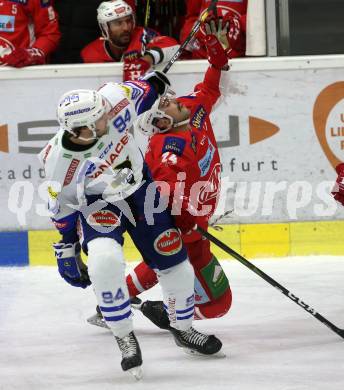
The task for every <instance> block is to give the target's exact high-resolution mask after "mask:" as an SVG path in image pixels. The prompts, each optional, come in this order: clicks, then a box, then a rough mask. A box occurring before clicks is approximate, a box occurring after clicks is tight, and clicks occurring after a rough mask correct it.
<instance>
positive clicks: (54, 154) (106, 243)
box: [40, 72, 222, 379]
mask: <svg viewBox="0 0 344 390" xmlns="http://www.w3.org/2000/svg"><path fill="white" fill-rule="evenodd" d="M168 85H169V82H168V80H167V78H166V77H165V76H164V75H163V74H161V73H159V72H153V73H151V74H149V75H147V76H145V78H144V80H139V81H134V82H125V83H107V84H105V85H103V86H102V87H101V88H100V89H99V90H98V91H92V90H74V91H70V92H67V93H66V94H64V95H63V96H62V98H61V99H60V102H59V104H58V109H57V115H58V121H59V123H60V126H61V127H60V129H59V131H58V133H57V134H56V136H55V137H53V139H52V140H51V141H50V142H49V143H48V144H47V145H46V146H45V148H44V149H43V150H42V152H41V153H40V159H41V161H42V163H43V164H44V167H45V171H46V177H47V180H49V187H48V192H49V204H48V207H49V210H50V212H51V213H52V221H53V222H54V224H55V226H56V228H57V229H58V230H59V232H60V233H61V234H62V239H61V241H60V242H59V243H57V244H54V250H55V256H56V259H57V264H58V269H59V273H60V275H61V276H62V277H63V278H64V279H65V280H66V281H67V282H68V283H69V284H71V285H73V286H76V287H82V288H86V287H87V286H89V285H90V284H91V283H92V286H93V289H94V292H95V295H96V299H97V302H98V305H99V307H100V310H101V312H102V315H103V317H104V319H105V321H106V323H107V325H108V326H109V328H110V329H111V330H112V332H113V334H114V336H115V338H116V340H117V343H118V345H119V348H120V350H121V353H122V362H121V366H122V369H123V370H124V371H127V370H129V371H130V372H131V373H132V374H133V375H134V376H135V377H136V378H137V379H139V378H141V377H142V369H141V365H142V356H141V351H140V347H139V343H138V341H137V339H136V337H135V334H134V331H133V324H132V312H131V303H130V297H129V293H128V288H127V285H126V281H125V262H124V256H123V250H122V246H123V241H124V240H123V234H124V232H125V231H127V232H128V233H129V234H130V236H131V237H132V239H133V241H134V243H135V245H136V246H137V248H138V249H139V251H140V253H141V255H142V257H143V259H144V260H145V261H147V263H148V264H149V266H150V267H152V268H154V269H157V273H158V277H159V281H160V284H161V287H162V291H163V300H164V304H165V305H166V307H167V310H168V313H169V319H170V323H171V327H172V334H173V336H174V338H175V341H176V344H177V345H178V346H180V347H185V348H188V349H189V350H191V351H196V352H198V353H201V354H214V353H216V352H218V351H219V350H220V349H221V346H222V344H221V342H220V340H218V339H217V338H216V337H215V336H213V335H211V336H208V335H205V334H202V333H200V332H198V331H196V330H195V329H194V328H193V327H192V320H193V312H194V286H193V285H194V271H193V268H192V266H191V265H190V263H189V261H188V258H187V253H186V250H185V248H184V246H183V243H182V240H181V237H180V234H179V231H178V230H177V229H176V228H175V225H174V222H173V219H172V217H171V215H170V213H169V211H168V210H167V209H164V211H159V212H158V208H159V204H160V203H159V202H160V195H159V194H160V193H159V191H158V190H157V188H156V185H155V183H154V182H153V181H152V178H151V176H150V173H149V171H148V168H147V166H146V165H145V164H144V160H143V156H142V154H141V151H140V149H139V148H138V146H137V144H136V143H135V140H134V139H133V137H132V135H131V134H130V133H129V129H130V128H131V126H132V124H133V121H134V120H135V119H136V117H137V115H138V114H141V113H142V112H144V111H145V110H147V109H149V108H150V107H151V106H152V104H153V103H154V101H155V100H156V98H157V97H158V95H162V94H163V93H164V92H165V91H166V88H167V86H168ZM81 249H82V250H83V251H84V252H85V253H86V254H87V255H88V268H87V266H86V265H85V264H84V263H83V262H82V261H81V258H80V250H81ZM153 262H154V263H153Z"/></svg>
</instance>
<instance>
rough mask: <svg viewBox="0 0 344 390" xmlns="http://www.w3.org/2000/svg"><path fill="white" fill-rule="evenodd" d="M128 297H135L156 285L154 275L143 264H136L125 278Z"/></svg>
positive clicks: (156, 280)
mask: <svg viewBox="0 0 344 390" xmlns="http://www.w3.org/2000/svg"><path fill="white" fill-rule="evenodd" d="M126 281H127V285H128V289H129V295H130V296H131V297H135V296H136V295H138V294H140V293H142V291H145V290H148V289H150V288H151V287H153V286H155V285H156V284H157V283H158V278H157V276H156V273H155V272H154V271H153V270H152V269H151V268H149V267H148V265H147V264H146V263H145V262H143V261H142V262H141V263H140V264H138V265H137V266H136V267H135V268H134V269H133V270H132V271H131V272H130V274H129V275H127V278H126Z"/></svg>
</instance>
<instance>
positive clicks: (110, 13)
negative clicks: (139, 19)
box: [97, 0, 135, 40]
mask: <svg viewBox="0 0 344 390" xmlns="http://www.w3.org/2000/svg"><path fill="white" fill-rule="evenodd" d="M97 13H98V14H97V20H98V23H99V27H100V29H101V31H102V34H103V37H104V38H105V39H107V40H109V26H108V22H111V21H112V20H116V19H120V18H124V17H125V16H130V15H131V16H132V18H133V26H134V27H135V17H134V13H133V9H132V8H131V7H130V5H129V4H127V3H126V2H125V1H124V0H113V1H103V2H102V3H100V5H99V7H98V9H97Z"/></svg>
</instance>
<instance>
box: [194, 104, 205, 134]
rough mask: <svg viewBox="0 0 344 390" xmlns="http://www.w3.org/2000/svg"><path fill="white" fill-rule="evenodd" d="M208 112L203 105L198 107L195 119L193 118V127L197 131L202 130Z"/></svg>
mask: <svg viewBox="0 0 344 390" xmlns="http://www.w3.org/2000/svg"><path fill="white" fill-rule="evenodd" d="M206 115H207V112H206V110H205V108H204V107H203V106H202V105H199V106H198V107H197V110H196V111H195V113H194V115H193V117H192V118H191V125H192V126H193V127H195V128H196V129H201V128H202V126H203V123H204V121H205V118H206Z"/></svg>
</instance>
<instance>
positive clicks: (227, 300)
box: [195, 288, 232, 320]
mask: <svg viewBox="0 0 344 390" xmlns="http://www.w3.org/2000/svg"><path fill="white" fill-rule="evenodd" d="M231 305H232V292H231V290H230V289H229V288H228V289H227V290H226V292H225V293H224V294H223V295H222V296H221V297H220V298H218V299H216V300H213V301H210V302H207V303H204V304H203V305H195V320H205V319H207V318H218V317H222V316H224V315H225V314H226V313H227V312H228V310H229V309H230V307H231Z"/></svg>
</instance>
